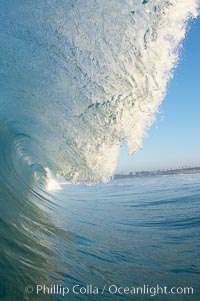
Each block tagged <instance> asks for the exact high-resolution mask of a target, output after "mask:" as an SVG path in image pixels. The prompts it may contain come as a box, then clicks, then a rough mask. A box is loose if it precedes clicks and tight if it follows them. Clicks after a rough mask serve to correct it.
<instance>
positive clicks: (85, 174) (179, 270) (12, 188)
mask: <svg viewBox="0 0 200 301" xmlns="http://www.w3.org/2000/svg"><path fill="white" fill-rule="evenodd" d="M198 14H199V0H190V1H186V0H185V1H183V0H155V1H153V0H149V1H147V0H137V1H136V0H109V1H107V0H84V1H82V0H59V1H58V0H28V1H23V0H1V1H0V41H1V42H0V277H1V279H0V300H3V301H15V300H16V301H23V300H25V301H26V300H65V299H66V300H79V299H84V300H98V299H108V300H109V299H112V300H124V299H131V300H133V299H134V298H136V297H135V296H133V295H132V296H130V295H126V296H124V295H123V296H122V295H119V294H118V295H112V294H111V293H109V285H110V284H111V285H119V286H120V285H121V286H137V285H139V286H141V285H149V286H154V285H164V284H166V285H169V286H171V285H180V286H182V285H183V286H186V285H187V286H193V287H194V289H195V290H197V286H198V278H197V277H198V276H199V271H198V264H199V256H198V255H199V254H198V248H199V242H198V235H199V219H198V218H199V216H198V202H199V188H198V187H199V176H198V175H191V176H177V177H175V176H174V177H160V178H159V177H158V178H148V179H147V178H146V179H145V178H144V179H142V178H141V179H135V180H126V181H125V180H124V181H121V182H120V181H117V180H116V181H111V182H109V180H110V178H111V177H112V175H113V174H114V172H115V169H116V164H117V160H118V155H119V150H120V146H121V145H123V144H124V143H127V142H128V146H129V152H130V153H131V154H133V153H134V152H136V151H137V150H139V149H140V148H141V147H142V141H143V138H144V136H145V133H146V131H147V129H148V128H149V127H150V126H151V124H152V123H153V122H154V120H155V118H156V114H157V112H158V110H159V106H160V104H161V103H162V101H163V99H164V96H165V94H166V90H167V84H168V82H169V80H170V79H171V77H172V76H173V70H174V68H175V67H176V66H177V63H178V57H179V52H180V48H181V45H182V41H183V39H184V37H185V34H186V32H187V30H188V27H189V26H188V24H189V22H190V20H191V19H192V18H196V17H197V16H198ZM64 179H65V180H64ZM65 181H67V182H65ZM107 182H109V183H107ZM70 183H71V184H70ZM80 183H81V184H80ZM98 183H102V184H98ZM105 183H107V184H105ZM92 184H93V185H92ZM94 184H96V185H94ZM89 185H90V186H89ZM61 188H62V189H61ZM116 283H117V284H116ZM54 284H55V285H57V286H59V288H62V287H63V286H64V287H65V286H66V290H67V287H68V286H69V288H70V290H71V288H72V286H73V285H74V284H77V285H83V286H84V285H93V286H94V287H97V288H99V291H100V292H101V291H102V292H103V293H104V294H98V295H95V296H94V295H93V294H89V295H85V294H83V295H80V294H71V291H70V294H71V295H69V294H67V295H66V296H65V297H62V296H61V295H58V294H57V295H55V294H54V296H53V295H52V294H50V290H51V288H52V287H53V286H52V285H54ZM42 285H46V286H48V285H49V286H48V287H47V290H46V291H48V290H49V295H48V294H38V295H37V291H36V289H37V286H39V288H40V287H42ZM90 288H91V287H90V286H89V290H91V289H90ZM46 291H45V292H46ZM173 297H174V296H172V295H170V296H156V297H155V298H157V299H158V300H162V301H164V300H168V299H169V298H170V300H171V299H172V298H173ZM152 298H154V297H152V296H149V295H145V296H137V299H138V300H152ZM174 298H177V299H179V300H181V301H182V300H195V301H196V300H199V293H198V292H196V295H193V296H183V295H181V296H177V295H176V296H175V297H174Z"/></svg>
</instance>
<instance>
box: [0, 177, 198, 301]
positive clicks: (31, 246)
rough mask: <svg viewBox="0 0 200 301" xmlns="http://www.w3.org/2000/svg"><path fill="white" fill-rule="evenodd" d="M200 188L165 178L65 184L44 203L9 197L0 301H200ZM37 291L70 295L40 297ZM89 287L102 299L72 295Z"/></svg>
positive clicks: (32, 197) (1, 230)
mask: <svg viewBox="0 0 200 301" xmlns="http://www.w3.org/2000/svg"><path fill="white" fill-rule="evenodd" d="M199 181H200V175H198V174H195V175H177V176H162V177H149V178H138V179H127V180H113V181H111V182H110V183H108V184H101V185H96V186H89V187H88V186H82V185H71V184H70V185H63V190H60V191H58V192H56V193H51V194H47V193H45V192H43V197H42V198H41V195H40V197H38V195H37V193H36V191H35V192H34V194H30V192H29V194H28V190H27V195H25V194H24V195H23V196H22V195H20V193H19V194H17V196H16V195H9V194H7V202H4V203H3V199H2V198H1V206H2V207H1V212H0V223H1V226H0V235H1V251H0V252H1V256H0V269H1V270H0V272H1V274H0V275H1V282H0V283H1V290H0V299H1V300H7V301H8V300H144V301H146V300H159V301H165V300H195V301H196V300H199V298H200V292H199V275H200V256H199V255H200V254H199V252H200V240H199V234H200V210H199V202H200V187H199ZM1 187H2V186H1ZM4 189H6V188H4ZM1 192H2V188H1ZM1 195H2V194H1ZM4 196H5V191H4ZM22 198H23V199H22ZM11 199H12V206H10V205H11ZM9 202H10V203H9ZM41 284H45V285H46V286H48V287H50V286H51V285H61V286H64V287H68V288H69V289H70V292H69V294H67V295H65V296H64V297H62V296H61V295H60V294H58V293H56V294H54V295H53V294H52V295H48V294H47V293H46V294H43V293H42V292H41V291H40V292H39V294H38V295H37V292H36V289H37V285H41ZM87 284H88V285H93V289H94V287H97V288H98V289H99V294H98V295H95V294H92V293H90V291H89V292H88V293H86V294H73V293H72V292H71V290H72V288H73V286H74V285H80V287H86V285H87ZM104 285H106V288H105V291H104V294H103V296H102V294H101V293H102V289H103V287H104ZM110 285H117V286H120V287H138V286H139V287H141V286H144V285H146V286H149V287H154V286H156V285H159V286H167V287H168V288H171V287H193V290H194V292H193V294H190V295H178V294H177V295H175V296H172V295H162V294H158V295H156V296H150V295H147V294H146V295H145V294H143V295H142V294H139V295H125V294H123V295H120V294H111V293H109V292H108V290H109V286H110ZM27 286H28V289H27ZM77 289H78V287H77ZM27 290H30V291H28V292H27ZM32 290H33V292H32Z"/></svg>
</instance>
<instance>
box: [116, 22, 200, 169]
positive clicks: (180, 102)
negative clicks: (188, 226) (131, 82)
mask: <svg viewBox="0 0 200 301" xmlns="http://www.w3.org/2000/svg"><path fill="white" fill-rule="evenodd" d="M182 165H199V166H200V18H198V19H197V20H193V21H192V22H191V23H190V30H189V32H188V33H187V36H186V39H185V41H184V43H183V49H182V50H181V56H180V61H179V66H178V68H177V69H176V71H175V74H174V78H173V80H172V81H171V83H170V85H169V87H168V93H167V96H166V98H165V100H164V102H163V104H162V106H161V108H160V114H158V116H157V121H156V122H155V124H154V125H153V126H152V127H151V129H150V130H149V133H148V137H147V138H146V139H145V141H144V146H143V149H142V150H140V151H138V152H137V153H136V154H135V155H134V156H133V157H129V155H128V152H127V146H123V147H122V149H121V154H120V158H119V163H118V167H117V171H118V172H119V171H125V172H127V171H131V170H133V171H137V170H152V169H158V168H171V167H172V168H173V167H178V166H182Z"/></svg>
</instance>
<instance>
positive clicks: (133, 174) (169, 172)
mask: <svg viewBox="0 0 200 301" xmlns="http://www.w3.org/2000/svg"><path fill="white" fill-rule="evenodd" d="M196 173H200V167H185V168H177V169H167V170H154V171H137V172H130V173H129V174H116V175H114V177H113V179H114V180H117V179H129V178H141V177H151V176H164V175H166V176H169V175H180V174H196Z"/></svg>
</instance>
